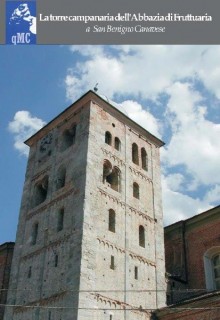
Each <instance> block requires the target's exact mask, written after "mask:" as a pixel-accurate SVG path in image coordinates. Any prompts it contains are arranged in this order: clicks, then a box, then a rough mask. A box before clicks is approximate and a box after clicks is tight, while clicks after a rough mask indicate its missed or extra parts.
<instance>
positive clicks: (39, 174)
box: [31, 166, 51, 181]
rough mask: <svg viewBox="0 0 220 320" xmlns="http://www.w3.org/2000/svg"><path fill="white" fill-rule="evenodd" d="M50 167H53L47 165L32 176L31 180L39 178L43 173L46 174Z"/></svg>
mask: <svg viewBox="0 0 220 320" xmlns="http://www.w3.org/2000/svg"><path fill="white" fill-rule="evenodd" d="M50 168H51V166H48V167H46V168H45V169H44V170H42V171H40V172H38V173H36V174H35V175H34V176H33V177H32V179H31V181H34V180H37V179H38V178H39V177H40V176H42V175H44V174H45V173H47V172H48V171H49V170H50Z"/></svg>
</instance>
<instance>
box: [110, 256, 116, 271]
mask: <svg viewBox="0 0 220 320" xmlns="http://www.w3.org/2000/svg"><path fill="white" fill-rule="evenodd" d="M110 269H112V270H115V257H114V256H111V264H110Z"/></svg>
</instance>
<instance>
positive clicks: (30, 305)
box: [14, 291, 67, 313]
mask: <svg viewBox="0 0 220 320" xmlns="http://www.w3.org/2000/svg"><path fill="white" fill-rule="evenodd" d="M66 293H67V291H62V292H60V293H56V294H54V295H52V296H50V297H48V298H44V299H40V300H35V301H33V302H30V303H28V304H24V305H20V306H17V307H15V308H14V313H20V312H26V311H28V310H30V308H35V307H39V306H45V305H47V304H49V303H53V302H55V301H58V300H59V299H61V298H63V297H64V296H65V295H66Z"/></svg>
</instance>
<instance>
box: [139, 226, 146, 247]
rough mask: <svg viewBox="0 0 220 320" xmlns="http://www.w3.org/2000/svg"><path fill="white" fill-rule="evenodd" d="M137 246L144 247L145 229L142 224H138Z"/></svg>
mask: <svg viewBox="0 0 220 320" xmlns="http://www.w3.org/2000/svg"><path fill="white" fill-rule="evenodd" d="M139 246H140V247H143V248H145V230H144V227H143V226H139Z"/></svg>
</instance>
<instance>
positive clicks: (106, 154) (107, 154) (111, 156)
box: [101, 148, 125, 166]
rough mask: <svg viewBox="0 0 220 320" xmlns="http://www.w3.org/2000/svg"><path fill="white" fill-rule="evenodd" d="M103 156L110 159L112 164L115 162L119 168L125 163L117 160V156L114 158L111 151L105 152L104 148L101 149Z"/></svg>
mask: <svg viewBox="0 0 220 320" xmlns="http://www.w3.org/2000/svg"><path fill="white" fill-rule="evenodd" d="M101 150H102V152H103V154H104V155H105V156H108V157H109V158H110V159H112V160H113V161H114V162H117V164H118V165H119V166H125V162H124V161H123V160H121V159H120V158H118V157H117V156H115V155H114V154H113V153H112V152H111V151H109V150H106V149H104V148H101Z"/></svg>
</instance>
